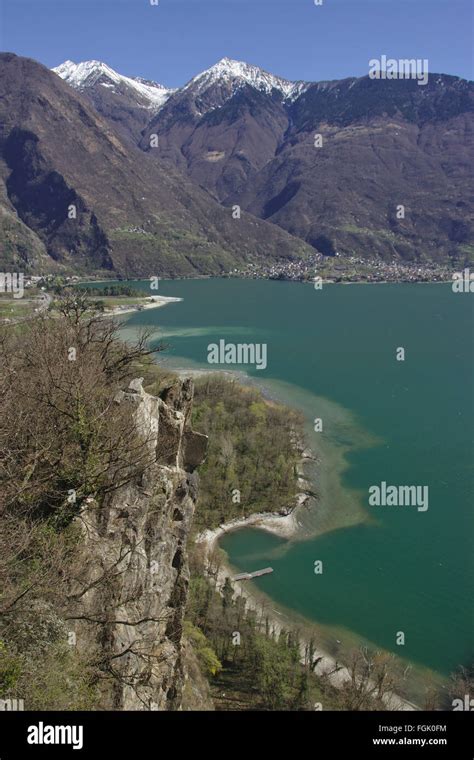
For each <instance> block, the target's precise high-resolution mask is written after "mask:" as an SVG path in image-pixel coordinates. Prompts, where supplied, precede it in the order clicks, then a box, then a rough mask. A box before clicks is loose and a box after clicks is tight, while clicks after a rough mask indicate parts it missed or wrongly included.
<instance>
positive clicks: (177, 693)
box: [67, 379, 207, 710]
mask: <svg viewBox="0 0 474 760" xmlns="http://www.w3.org/2000/svg"><path fill="white" fill-rule="evenodd" d="M192 397H193V386H192V381H191V380H180V381H177V383H176V384H175V385H172V386H170V387H169V388H167V389H165V390H164V391H163V392H162V393H161V397H160V398H158V397H154V396H151V395H150V394H148V393H146V392H145V391H144V390H143V387H142V381H141V379H137V380H135V381H132V382H131V383H130V387H129V388H128V390H126V391H125V392H122V393H121V394H120V397H119V398H117V402H118V403H121V404H128V405H129V406H130V414H131V417H132V418H133V419H134V420H135V421H136V423H137V424H138V425H139V426H140V427H141V428H142V429H143V431H144V433H145V434H146V437H147V440H148V441H149V445H150V446H151V448H152V450H153V451H154V455H155V464H153V465H152V466H151V467H150V468H149V469H148V470H147V471H146V473H145V475H144V476H143V480H142V482H139V483H131V484H129V485H127V486H125V487H123V488H122V489H120V490H119V491H117V492H116V493H114V495H113V498H112V501H111V504H110V505H109V507H108V508H107V513H106V514H105V515H104V514H103V511H101V510H99V509H97V505H96V504H95V503H94V502H93V501H90V503H89V505H88V507H87V508H86V509H85V510H83V511H82V513H81V516H80V525H81V526H82V532H83V537H84V541H85V545H86V556H87V558H88V566H87V577H85V578H84V577H82V578H81V584H80V586H78V589H75V588H74V584H72V587H71V596H70V598H71V600H72V602H71V606H70V609H69V610H68V612H67V617H68V626H69V627H70V629H71V631H73V632H74V633H75V634H76V640H77V646H78V648H79V650H80V651H83V652H84V653H85V654H87V655H88V656H90V655H91V653H93V652H96V653H97V660H98V662H104V663H107V668H106V672H107V669H108V670H109V679H107V678H104V679H103V690H102V697H101V701H100V705H99V707H100V709H115V710H172V709H179V708H180V707H181V701H182V691H183V685H184V680H185V676H186V673H185V669H184V668H183V641H182V623H183V617H184V611H185V606H186V598H187V587H188V581H189V573H188V565H187V554H186V541H187V538H188V534H189V531H190V526H191V521H192V517H193V513H194V506H195V501H196V496H197V492H196V489H197V481H196V480H195V477H194V475H193V471H194V469H195V468H196V467H197V465H198V464H200V463H201V462H202V460H203V459H204V457H205V453H206V446H207V438H206V436H204V435H201V434H199V433H194V432H193V431H192V430H191V429H190V427H189V421H190V413H191V406H192ZM150 431H151V432H152V433H153V435H151V434H150ZM98 579H101V580H102V582H101V583H98V582H97V581H98ZM104 579H105V581H106V582H104ZM84 589H87V590H86V591H85V592H84ZM75 591H76V592H77V591H80V593H76V594H75ZM111 685H112V686H111Z"/></svg>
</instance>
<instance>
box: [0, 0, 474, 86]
mask: <svg viewBox="0 0 474 760" xmlns="http://www.w3.org/2000/svg"><path fill="white" fill-rule="evenodd" d="M472 9H473V4H472V0H323V5H322V6H320V7H317V6H315V5H314V0H159V5H158V6H152V5H151V4H150V0H0V47H1V49H2V50H8V51H12V52H15V53H17V54H19V55H25V56H29V57H31V58H36V59H37V60H39V61H41V62H42V63H44V64H46V65H47V66H50V67H51V66H56V65H58V64H59V63H62V62H63V61H64V60H66V59H68V58H69V59H71V60H73V61H76V62H79V61H82V60H88V59H92V58H95V59H99V60H102V61H105V62H106V63H108V64H109V65H110V66H112V67H113V68H114V69H117V70H118V71H120V72H121V73H123V74H127V75H129V76H143V77H146V78H149V79H154V80H156V81H158V82H161V83H163V84H165V85H167V86H170V87H176V86H179V85H182V84H184V83H185V82H186V81H187V80H188V79H190V78H191V77H192V76H194V75H195V74H197V73H198V72H200V71H202V70H203V69H206V68H208V67H209V66H211V65H212V64H213V63H215V62H216V61H218V60H219V59H220V58H223V57H224V56H228V57H230V58H236V59H238V60H245V61H248V62H249V63H255V64H257V65H259V66H261V67H262V68H265V69H267V70H269V71H271V72H273V73H275V74H280V75H281V76H285V77H287V78H288V79H307V80H322V79H338V78H342V77H345V76H354V75H355V76H363V75H365V74H367V73H368V61H369V59H371V58H378V57H380V56H381V55H383V54H385V55H387V56H389V57H393V58H427V59H428V60H429V70H430V71H431V72H442V73H446V74H455V75H458V76H463V77H466V78H468V79H472V78H473V70H474V66H473V45H472V38H473V10H472Z"/></svg>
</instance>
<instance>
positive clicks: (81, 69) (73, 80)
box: [53, 61, 174, 111]
mask: <svg viewBox="0 0 474 760" xmlns="http://www.w3.org/2000/svg"><path fill="white" fill-rule="evenodd" d="M53 71H54V72H55V73H56V74H58V75H59V76H60V77H61V79H64V81H65V82H67V83H68V84H70V85H71V87H74V88H75V89H76V90H86V89H89V88H90V87H94V85H96V84H99V85H102V86H103V87H106V88H107V89H114V90H115V89H116V88H117V87H120V86H122V87H126V88H128V89H129V90H131V91H132V92H133V94H134V95H136V96H138V97H139V99H140V100H141V101H142V102H143V101H144V104H145V106H146V107H147V108H149V109H150V110H153V111H158V110H159V109H160V108H161V106H162V105H164V103H166V101H167V100H168V98H169V96H170V95H171V94H172V93H173V92H174V90H169V89H167V88H166V87H163V85H161V84H158V83H157V82H150V81H148V80H146V79H141V78H140V77H126V76H123V75H122V74H118V73H117V72H116V71H114V69H111V68H110V66H107V64H105V63H102V62H101V61H82V63H74V61H65V62H64V63H62V64H61V65H60V66H56V68H54V69H53Z"/></svg>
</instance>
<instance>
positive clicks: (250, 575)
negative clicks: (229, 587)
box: [232, 567, 273, 581]
mask: <svg viewBox="0 0 474 760" xmlns="http://www.w3.org/2000/svg"><path fill="white" fill-rule="evenodd" d="M268 573H273V567H264V568H263V570H255V572H253V573H239V574H238V575H235V576H234V577H233V579H232V580H234V581H250V580H252V578H258V577H259V576H260V575H268Z"/></svg>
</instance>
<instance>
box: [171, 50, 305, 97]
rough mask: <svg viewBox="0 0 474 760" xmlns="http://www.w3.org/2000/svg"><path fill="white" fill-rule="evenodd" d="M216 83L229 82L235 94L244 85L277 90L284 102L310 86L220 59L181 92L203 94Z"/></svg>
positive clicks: (263, 89)
mask: <svg viewBox="0 0 474 760" xmlns="http://www.w3.org/2000/svg"><path fill="white" fill-rule="evenodd" d="M218 82H229V83H230V84H231V87H232V92H235V91H236V90H238V89H240V88H241V87H243V86H244V85H250V86H252V87H255V88H256V89H257V90H261V91H263V92H266V93H271V92H272V90H277V91H278V92H280V93H281V95H282V96H283V99H284V100H294V99H295V98H297V97H298V95H300V94H301V93H302V92H304V90H305V89H306V88H307V87H309V84H310V83H309V82H302V81H299V82H290V81H289V80H288V79H283V78H282V77H278V76H275V75H274V74H270V73H269V72H268V71H265V70H264V69H261V68H259V67H258V66H253V65H252V64H249V63H245V62H244V61H234V60H232V59H231V58H222V59H221V60H220V61H218V63H216V64H214V66H211V68H209V69H207V70H206V71H203V72H202V73H201V74H198V75H197V76H196V77H194V78H193V79H191V81H190V82H188V84H187V85H185V86H184V87H183V91H185V90H189V89H193V90H197V91H198V92H204V91H205V90H207V89H208V88H209V87H210V86H212V85H213V84H215V83H218Z"/></svg>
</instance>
